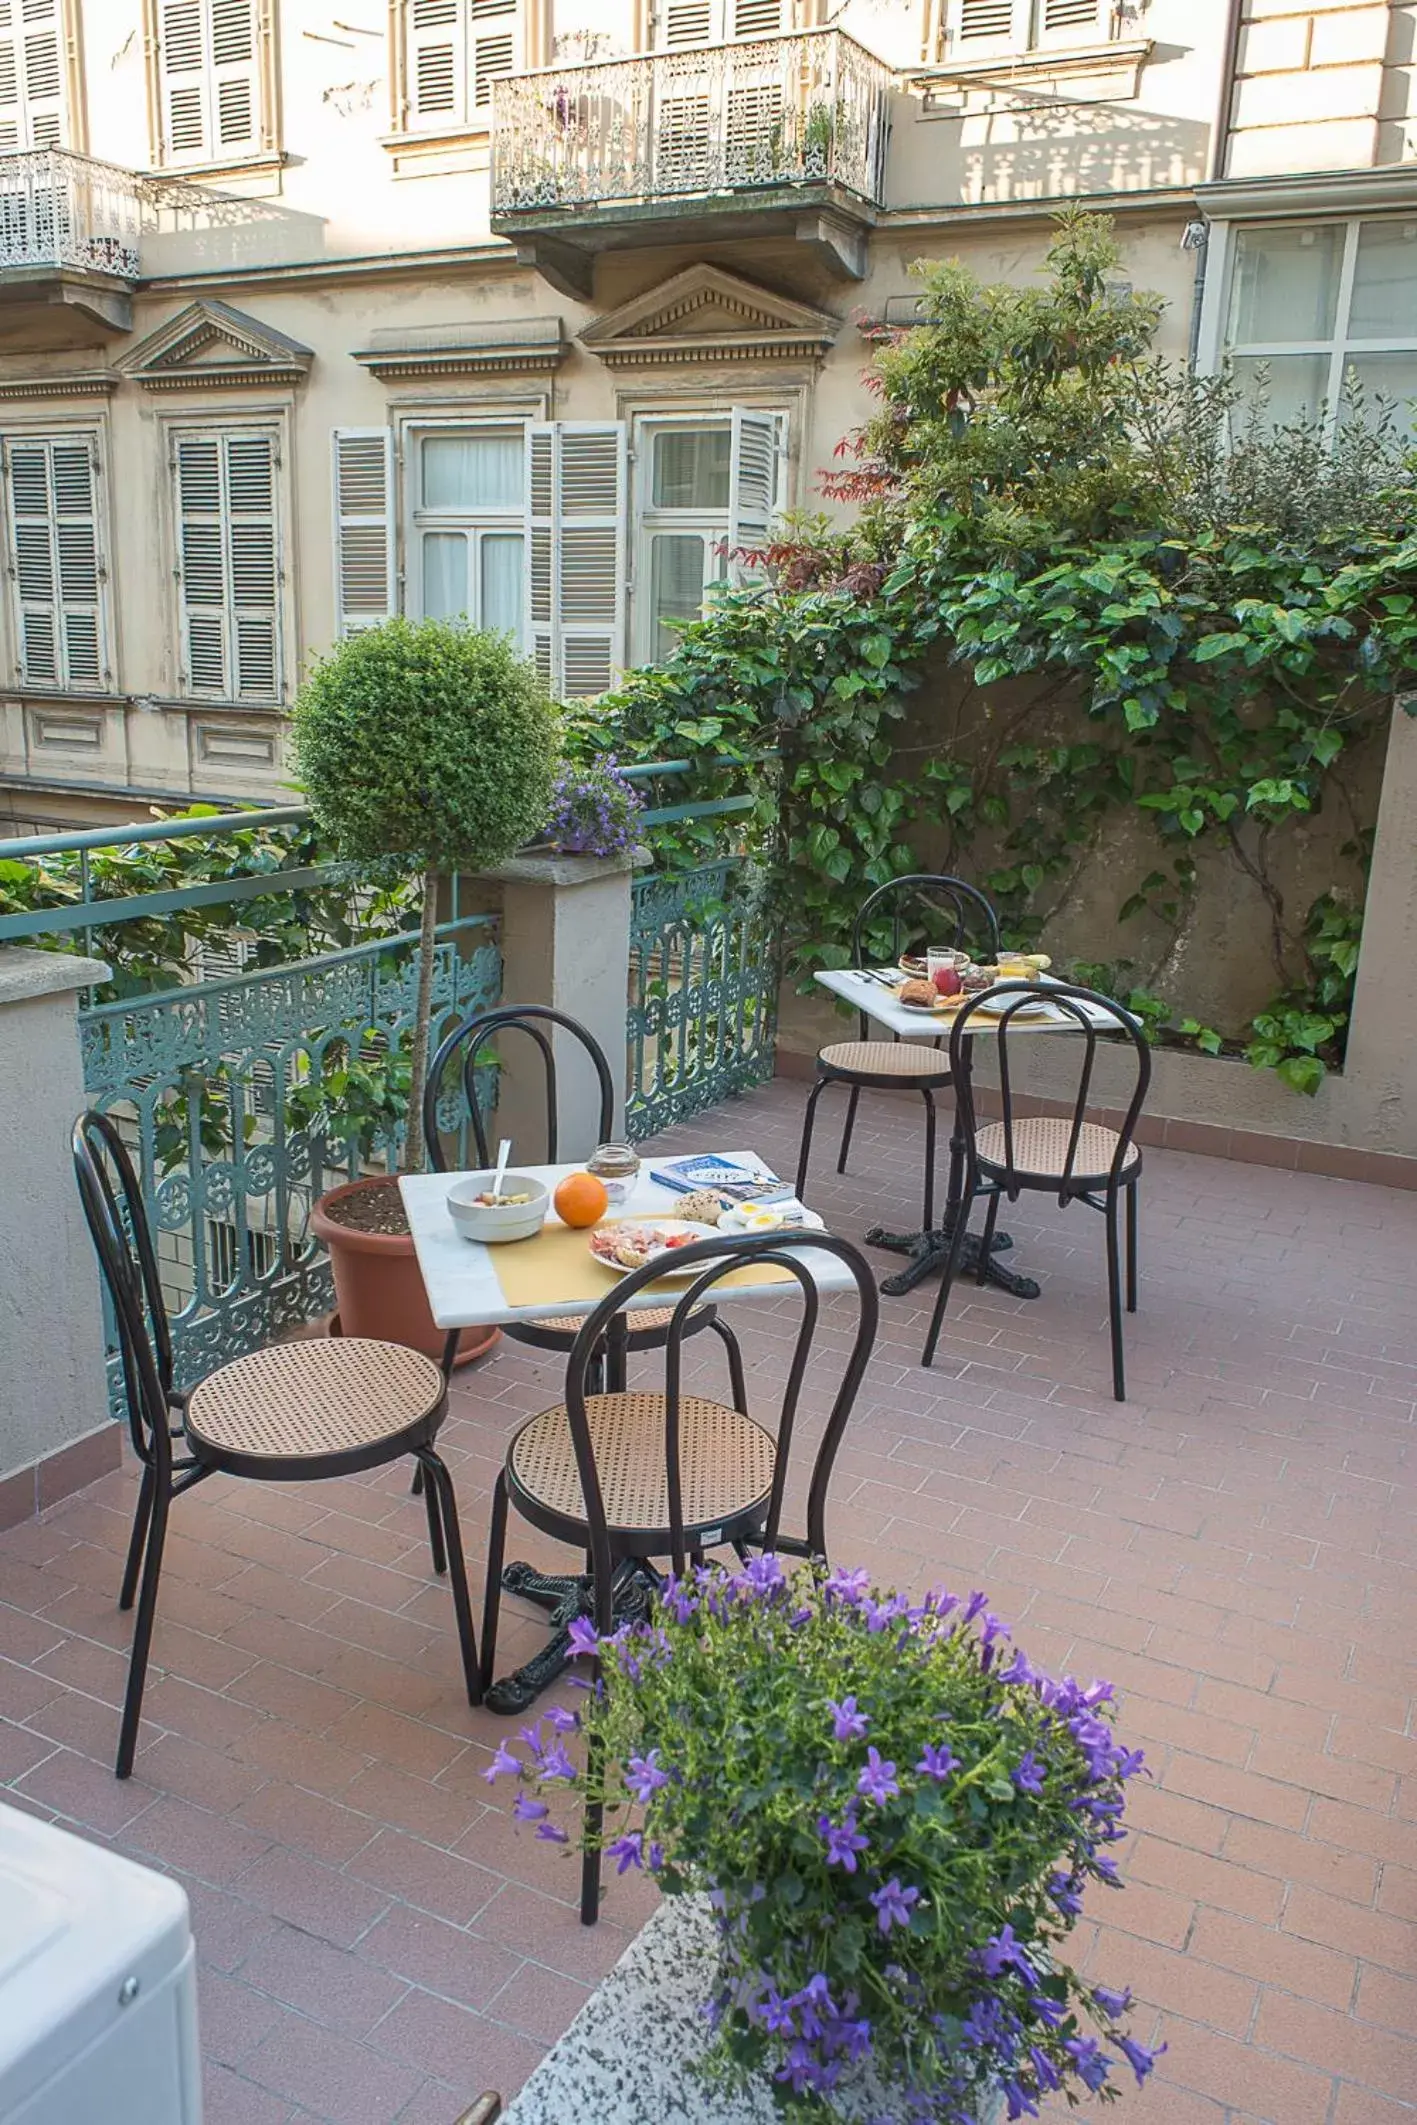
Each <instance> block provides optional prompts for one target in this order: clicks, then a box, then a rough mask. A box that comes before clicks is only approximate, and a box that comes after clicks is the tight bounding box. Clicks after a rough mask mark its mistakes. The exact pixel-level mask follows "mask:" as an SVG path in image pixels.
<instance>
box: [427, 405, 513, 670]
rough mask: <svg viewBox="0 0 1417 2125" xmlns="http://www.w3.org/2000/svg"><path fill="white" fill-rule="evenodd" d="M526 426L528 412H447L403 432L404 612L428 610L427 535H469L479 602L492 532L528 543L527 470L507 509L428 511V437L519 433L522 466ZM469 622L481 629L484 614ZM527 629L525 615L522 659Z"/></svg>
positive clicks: (473, 582)
mask: <svg viewBox="0 0 1417 2125" xmlns="http://www.w3.org/2000/svg"><path fill="white" fill-rule="evenodd" d="M527 425H528V422H527V416H526V415H525V414H521V413H512V414H497V413H491V412H488V413H478V414H468V415H465V416H461V417H460V416H455V415H452V414H445V415H440V416H439V417H438V418H437V419H435V420H419V419H417V418H416V417H415V418H413V419H410V420H407V421H406V422H405V423H404V426H403V431H402V445H403V479H402V486H401V511H400V514H401V518H402V526H403V548H404V554H405V557H406V558H405V600H404V610H405V611H406V612H408V613H409V614H410V616H412V617H415V618H417V617H420V616H421V615H422V613H423V609H424V606H423V534H424V533H425V532H427V531H432V532H439V531H448V532H462V533H463V534H465V535H466V536H467V538H468V539H469V541H470V543H471V544H472V546H473V553H472V554H471V556H470V557H469V562H468V587H469V589H470V590H472V591H473V593H474V602H477V601H479V600H480V598H481V592H482V577H481V568H480V552H479V549H480V547H481V543H482V539H483V538H484V537H485V536H486V535H488V534H489V533H490V534H491V535H492V536H494V537H495V536H496V535H497V533H498V532H501V533H502V534H504V535H505V534H506V533H507V532H509V531H514V532H516V534H517V536H518V537H519V538H521V539H523V541H524V539H525V527H526V493H525V486H526V481H525V472H523V480H522V489H523V491H522V494H521V495H520V497H519V498H518V500H517V501H516V502H515V503H513V504H511V505H510V506H508V507H506V508H502V509H494V508H483V509H429V508H427V507H425V505H424V504H423V502H422V500H421V499H420V488H421V485H422V472H423V468H422V462H421V460H422V449H421V445H422V443H423V441H424V439H425V437H428V436H435V435H465V434H467V433H469V432H470V431H472V430H475V429H481V430H483V431H489V430H500V431H501V432H503V433H504V434H511V433H513V432H514V433H515V434H516V438H517V447H518V450H519V452H520V453H521V456H522V460H523V464H525V456H526V431H527ZM522 565H523V569H525V566H526V554H525V547H523V554H522ZM468 618H469V620H470V621H471V623H472V625H473V626H474V627H480V626H481V625H482V624H483V623H482V618H481V613H480V611H479V612H475V613H469V614H468ZM525 627H526V620H525V614H524V612H523V613H520V614H519V615H518V619H517V631H516V635H515V637H514V640H515V642H516V645H517V649H518V651H519V652H520V653H521V654H522V655H525V654H526V643H525V641H524V639H523V638H524V634H525Z"/></svg>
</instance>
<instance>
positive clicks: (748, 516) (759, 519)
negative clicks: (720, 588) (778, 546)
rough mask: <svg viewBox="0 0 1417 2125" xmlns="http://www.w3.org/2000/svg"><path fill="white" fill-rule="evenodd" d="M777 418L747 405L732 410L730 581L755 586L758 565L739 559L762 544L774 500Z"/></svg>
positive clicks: (774, 507) (778, 444)
mask: <svg viewBox="0 0 1417 2125" xmlns="http://www.w3.org/2000/svg"><path fill="white" fill-rule="evenodd" d="M781 450H782V420H781V416H780V415H779V414H776V413H760V412H757V411H755V410H753V409H751V408H749V407H746V406H735V407H734V408H733V446H732V452H731V455H730V457H729V466H728V567H729V576H730V579H731V580H732V581H733V582H735V583H748V582H758V581H760V580H761V578H762V569H761V567H759V566H757V565H755V564H754V563H753V562H751V561H748V560H746V559H745V558H744V553H743V549H747V551H749V552H756V551H758V550H759V549H760V548H762V547H763V546H765V545H766V544H767V541H768V536H769V533H770V530H771V527H772V520H773V517H774V515H775V513H776V510H777V502H778V461H779V458H780V455H781Z"/></svg>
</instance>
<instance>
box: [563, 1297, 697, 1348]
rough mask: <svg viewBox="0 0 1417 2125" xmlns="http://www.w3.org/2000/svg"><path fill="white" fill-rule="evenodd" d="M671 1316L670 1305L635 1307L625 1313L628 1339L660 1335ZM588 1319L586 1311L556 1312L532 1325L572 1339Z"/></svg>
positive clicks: (672, 1316)
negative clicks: (552, 1318) (641, 1308)
mask: <svg viewBox="0 0 1417 2125" xmlns="http://www.w3.org/2000/svg"><path fill="white" fill-rule="evenodd" d="M673 1318H674V1308H673V1307H672V1306H646V1307H645V1308H644V1309H643V1311H641V1310H640V1309H639V1308H638V1307H637V1308H636V1310H635V1311H634V1312H633V1313H627V1314H626V1315H625V1326H626V1327H627V1328H628V1329H629V1331H630V1341H631V1342H632V1343H633V1341H634V1340H635V1337H636V1336H637V1335H645V1334H650V1335H653V1334H655V1333H656V1332H658V1333H659V1334H661V1335H662V1334H663V1333H664V1331H665V1330H666V1329H667V1328H668V1326H669V1323H670V1322H671V1321H672V1320H673ZM589 1319H590V1315H589V1314H588V1313H568V1314H558V1315H557V1316H556V1319H555V1320H554V1321H537V1322H536V1323H535V1324H534V1325H535V1326H536V1327H537V1328H549V1329H551V1330H552V1332H553V1333H554V1334H556V1335H564V1336H569V1337H571V1338H572V1339H574V1338H575V1337H576V1336H577V1335H579V1334H580V1331H581V1330H582V1328H584V1326H585V1324H586V1322H587V1321H588V1320H589Z"/></svg>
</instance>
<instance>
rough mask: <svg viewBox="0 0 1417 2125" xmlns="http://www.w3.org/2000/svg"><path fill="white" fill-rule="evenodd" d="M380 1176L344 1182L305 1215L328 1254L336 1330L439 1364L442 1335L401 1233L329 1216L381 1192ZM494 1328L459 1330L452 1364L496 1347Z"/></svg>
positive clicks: (415, 1260) (407, 1240)
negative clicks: (422, 1355) (398, 1346)
mask: <svg viewBox="0 0 1417 2125" xmlns="http://www.w3.org/2000/svg"><path fill="white" fill-rule="evenodd" d="M387 1186H388V1182H387V1181H386V1180H385V1179H383V1178H382V1177H381V1176H371V1177H370V1178H369V1179H367V1180H360V1181H346V1182H345V1183H344V1185H343V1186H342V1187H339V1188H331V1189H329V1190H328V1192H327V1193H326V1194H324V1195H322V1196H321V1197H320V1199H319V1201H318V1202H317V1203H316V1204H315V1206H314V1208H313V1209H312V1210H311V1212H310V1227H311V1230H312V1231H313V1232H314V1234H315V1237H316V1238H317V1239H319V1240H322V1241H323V1242H324V1244H325V1246H326V1248H327V1249H328V1250H329V1256H330V1268H331V1270H332V1271H333V1273H334V1280H335V1299H336V1302H337V1304H338V1307H339V1324H340V1331H341V1333H342V1334H344V1335H347V1336H372V1337H375V1338H377V1339H378V1340H379V1341H381V1342H386V1343H406V1344H408V1345H409V1346H410V1347H411V1348H412V1349H414V1350H421V1351H423V1352H424V1353H425V1355H427V1356H428V1357H430V1358H437V1359H439V1360H440V1361H441V1359H442V1355H443V1345H444V1343H445V1342H446V1341H447V1335H446V1333H445V1331H444V1330H443V1329H441V1328H437V1327H435V1326H434V1323H433V1316H432V1314H431V1313H430V1312H429V1311H428V1299H427V1296H426V1294H425V1292H424V1289H423V1278H422V1277H421V1276H420V1274H419V1270H418V1258H417V1256H416V1255H415V1254H414V1251H413V1241H412V1239H411V1237H410V1236H409V1234H408V1233H407V1232H361V1231H359V1230H358V1228H357V1227H355V1226H352V1225H346V1224H342V1223H341V1222H340V1221H339V1220H338V1218H336V1217H332V1216H331V1215H330V1211H331V1209H332V1208H334V1207H335V1206H336V1205H338V1204H340V1203H343V1202H346V1201H348V1200H349V1198H350V1197H351V1196H356V1195H359V1194H361V1193H368V1192H370V1191H371V1190H373V1189H376V1188H386V1187H387ZM500 1334H501V1330H500V1329H497V1328H465V1329H464V1330H463V1332H462V1335H461V1337H460V1338H459V1341H458V1354H457V1358H456V1360H455V1362H456V1363H457V1364H459V1365H467V1364H469V1363H470V1362H471V1360H472V1359H473V1358H480V1357H482V1356H483V1355H484V1353H485V1352H487V1351H489V1350H491V1348H492V1346H493V1345H494V1344H495V1343H496V1342H497V1340H498V1338H499V1336H500Z"/></svg>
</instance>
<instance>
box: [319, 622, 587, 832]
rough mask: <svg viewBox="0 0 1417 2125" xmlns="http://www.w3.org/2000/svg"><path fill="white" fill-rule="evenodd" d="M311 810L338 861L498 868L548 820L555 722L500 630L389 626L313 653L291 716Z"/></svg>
mask: <svg viewBox="0 0 1417 2125" xmlns="http://www.w3.org/2000/svg"><path fill="white" fill-rule="evenodd" d="M292 730H293V735H294V741H295V758H296V764H297V769H298V772H299V775H300V778H301V782H302V785H303V788H304V792H305V795H306V797H307V799H308V802H309V805H310V808H311V810H312V812H313V813H314V815H315V818H316V820H317V822H318V823H319V825H320V826H321V827H322V828H323V830H324V831H325V832H326V833H327V834H328V835H329V836H330V838H331V840H332V841H333V843H334V845H335V847H336V848H337V849H338V851H339V853H340V854H341V855H343V856H348V857H351V858H353V859H355V860H356V861H369V860H377V859H379V858H383V857H388V856H400V857H405V858H407V859H408V860H409V861H410V863H412V864H415V865H416V866H417V867H418V868H419V869H420V870H455V869H458V868H462V869H465V870H473V869H478V868H482V867H485V866H486V865H489V864H494V863H500V862H501V861H502V860H503V859H504V858H505V857H507V856H510V855H512V854H514V853H515V851H516V850H517V849H519V848H521V847H522V846H523V845H524V843H526V842H527V841H529V840H531V839H532V837H533V836H534V835H535V834H536V833H537V832H538V831H539V830H540V828H541V827H542V826H544V824H545V823H546V818H547V815H548V813H549V812H550V809H551V787H552V776H553V773H554V770H555V763H556V755H557V737H558V732H557V718H556V711H555V709H554V707H553V706H552V703H551V700H550V697H549V696H548V694H547V692H546V689H545V687H544V686H543V685H542V684H541V681H540V680H539V679H538V678H537V676H536V673H535V670H534V669H533V667H532V665H531V664H530V663H529V662H528V661H527V660H526V659H525V658H522V657H519V656H518V655H517V654H516V652H515V650H514V649H513V648H512V647H511V645H510V643H509V642H508V641H507V639H506V637H505V636H503V635H498V634H484V633H482V632H480V631H479V630H478V629H476V628H468V627H458V626H454V625H452V624H450V623H448V622H445V621H441V620H389V621H387V622H385V624H384V625H383V626H382V627H372V628H369V629H368V630H367V631H366V632H364V633H363V634H357V635H351V636H349V637H348V638H347V639H346V640H345V641H343V642H340V643H338V644H337V645H336V647H335V648H334V649H332V650H331V651H330V653H329V655H328V656H326V657H323V658H321V659H320V661H319V663H318V664H317V665H316V666H315V669H314V671H313V672H312V674H311V675H310V677H309V678H308V679H307V680H306V682H305V684H304V686H303V687H302V688H301V690H300V694H299V696H298V698H297V700H296V703H295V707H294V712H293V715H292Z"/></svg>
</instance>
